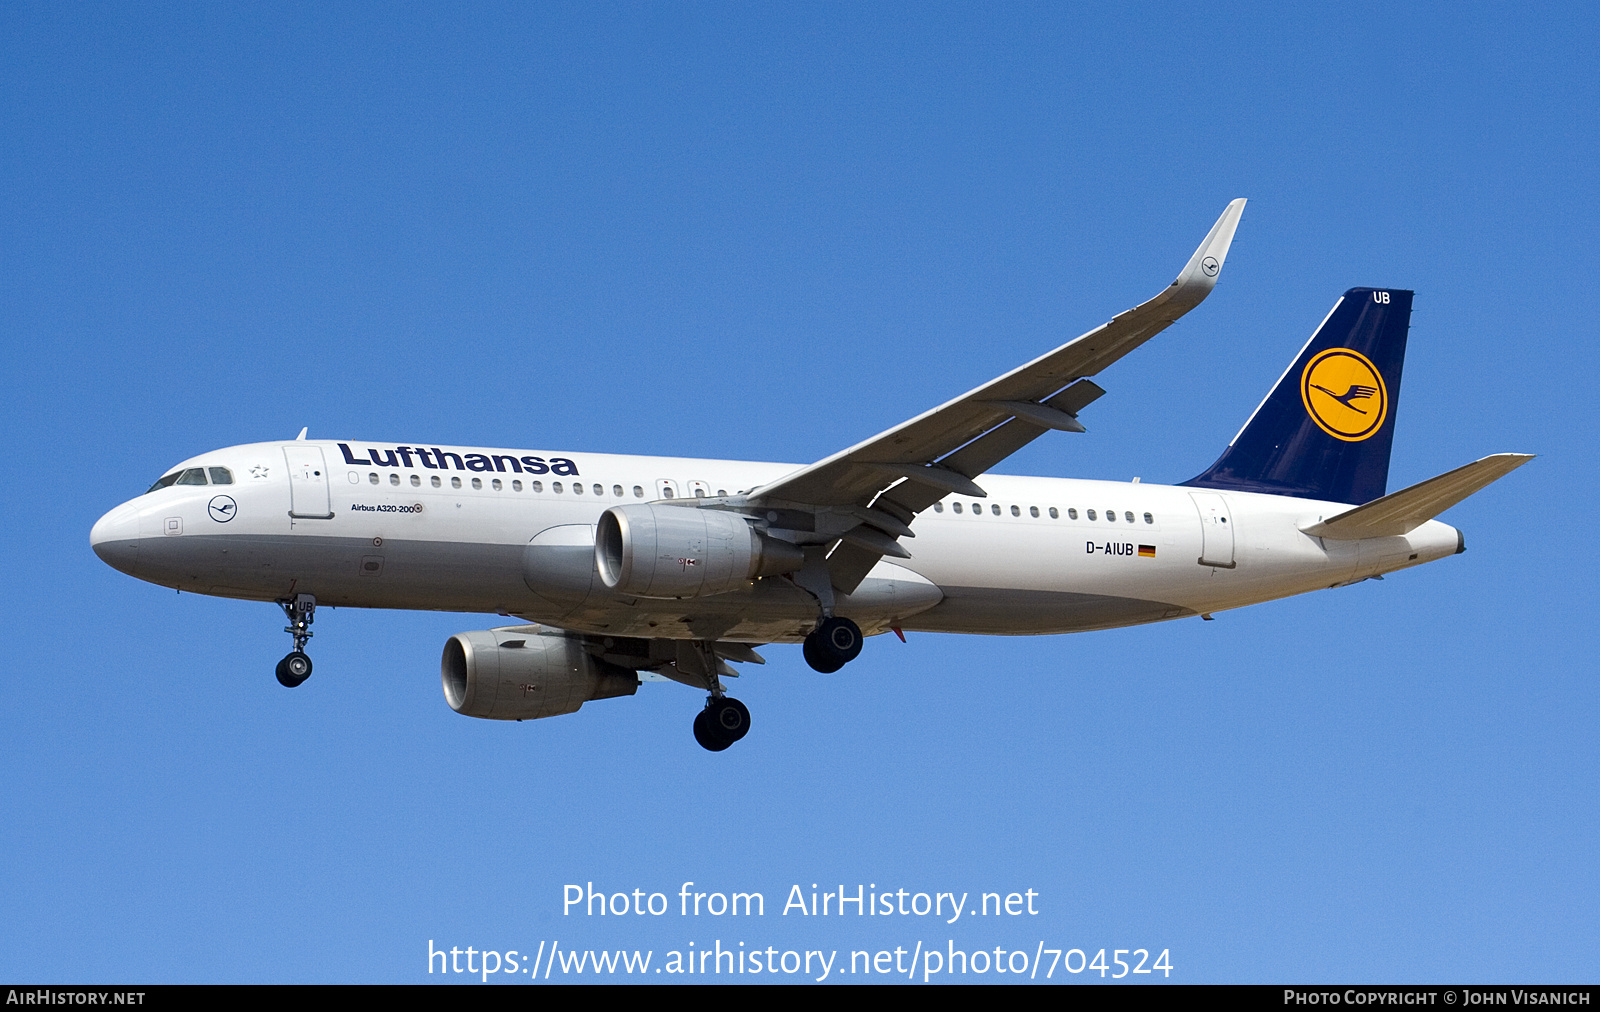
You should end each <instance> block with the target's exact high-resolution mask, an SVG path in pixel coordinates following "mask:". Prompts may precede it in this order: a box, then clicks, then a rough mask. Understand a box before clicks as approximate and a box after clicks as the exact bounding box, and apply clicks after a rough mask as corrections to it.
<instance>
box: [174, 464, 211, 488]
mask: <svg viewBox="0 0 1600 1012" xmlns="http://www.w3.org/2000/svg"><path fill="white" fill-rule="evenodd" d="M205 483H206V469H205V468H203V467H191V468H189V469H188V470H187V471H185V472H183V474H182V475H180V476H179V477H178V484H179V485H204V484H205Z"/></svg>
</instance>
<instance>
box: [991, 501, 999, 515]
mask: <svg viewBox="0 0 1600 1012" xmlns="http://www.w3.org/2000/svg"><path fill="white" fill-rule="evenodd" d="M989 512H990V513H993V514H994V515H995V516H999V515H1000V504H999V503H992V504H990V506H989Z"/></svg>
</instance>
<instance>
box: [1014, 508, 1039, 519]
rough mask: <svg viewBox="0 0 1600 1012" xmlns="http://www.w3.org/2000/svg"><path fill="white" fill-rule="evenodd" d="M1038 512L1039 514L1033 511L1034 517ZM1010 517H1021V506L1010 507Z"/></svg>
mask: <svg viewBox="0 0 1600 1012" xmlns="http://www.w3.org/2000/svg"><path fill="white" fill-rule="evenodd" d="M1038 512H1039V511H1038V510H1034V515H1035V516H1037V515H1038ZM1011 515H1012V516H1014V517H1020V516H1022V507H1021V506H1013V507H1011Z"/></svg>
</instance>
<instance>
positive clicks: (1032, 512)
mask: <svg viewBox="0 0 1600 1012" xmlns="http://www.w3.org/2000/svg"><path fill="white" fill-rule="evenodd" d="M1028 515H1029V516H1034V517H1036V516H1038V515H1039V507H1037V506H1029V507H1028Z"/></svg>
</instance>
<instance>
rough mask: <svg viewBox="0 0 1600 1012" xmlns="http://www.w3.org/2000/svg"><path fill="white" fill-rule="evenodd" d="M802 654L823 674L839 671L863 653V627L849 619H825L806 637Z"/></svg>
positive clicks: (808, 662) (835, 617) (807, 661)
mask: <svg viewBox="0 0 1600 1012" xmlns="http://www.w3.org/2000/svg"><path fill="white" fill-rule="evenodd" d="M802 653H804V654H805V658H806V663H807V664H809V665H811V666H812V667H813V668H815V669H817V670H818V671H820V672H822V673H823V674H825V675H826V674H831V673H833V672H835V671H838V670H839V669H840V668H842V667H844V666H845V665H846V664H849V663H850V662H851V661H853V660H855V659H856V656H857V655H858V654H860V653H861V627H860V626H858V625H856V624H855V623H854V622H852V621H850V620H849V619H847V618H839V617H838V616H832V617H830V618H825V619H823V620H822V621H821V622H820V623H818V625H817V627H816V628H815V629H813V630H812V631H811V634H810V635H809V636H807V637H806V641H805V646H804V647H803V648H802Z"/></svg>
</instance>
